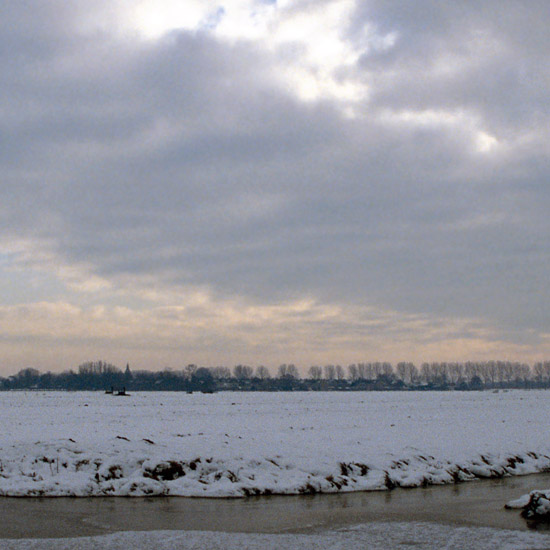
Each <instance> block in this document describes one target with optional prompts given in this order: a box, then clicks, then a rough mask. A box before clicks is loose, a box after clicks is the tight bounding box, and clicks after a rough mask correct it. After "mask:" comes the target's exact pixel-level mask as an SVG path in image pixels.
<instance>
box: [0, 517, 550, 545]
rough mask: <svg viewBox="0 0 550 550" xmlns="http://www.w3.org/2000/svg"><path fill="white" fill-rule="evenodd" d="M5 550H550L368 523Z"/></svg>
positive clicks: (493, 534)
mask: <svg viewBox="0 0 550 550" xmlns="http://www.w3.org/2000/svg"><path fill="white" fill-rule="evenodd" d="M0 547H1V548H3V549H4V550H38V549H40V550H50V549H51V550H94V549H96V548H103V549H105V550H126V549H127V548H133V549H134V550H141V549H144V550H145V549H149V548H155V549H156V550H172V549H173V548H179V549H181V550H203V549H205V548H208V549H209V550H242V549H243V548H246V549H248V550H281V549H292V550H317V549H318V548H323V549H325V550H347V549H348V548H368V549H369V550H386V549H387V548H400V549H403V550H407V549H409V550H436V549H437V550H439V549H441V548H445V549H447V550H462V549H463V548H476V549H477V550H512V549H514V550H515V549H517V548H523V549H525V550H530V549H532V550H536V549H540V548H549V547H550V536H549V535H545V534H542V533H532V532H523V531H507V530H500V529H490V528H479V527H478V528H475V527H451V526H448V525H440V524H435V523H414V522H410V523H389V522H388V523H384V522H377V523H370V524H365V525H361V526H356V527H349V528H345V529H338V530H332V531H323V532H320V533H314V534H258V533H220V532H207V531H151V532H122V533H114V534H111V535H103V536H96V537H79V538H65V539H49V540H48V539H35V540H32V539H22V540H8V539H0Z"/></svg>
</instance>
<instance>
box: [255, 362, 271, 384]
mask: <svg viewBox="0 0 550 550" xmlns="http://www.w3.org/2000/svg"><path fill="white" fill-rule="evenodd" d="M256 378H259V379H260V380H267V379H268V378H271V373H270V372H269V369H268V368H267V367H264V366H263V365H260V366H259V367H256Z"/></svg>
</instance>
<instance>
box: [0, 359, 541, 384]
mask: <svg viewBox="0 0 550 550" xmlns="http://www.w3.org/2000/svg"><path fill="white" fill-rule="evenodd" d="M508 388H550V361H544V362H538V363H535V364H533V365H528V364H526V363H521V362H511V361H483V362H471V361H468V362H465V363H456V362H455V363H453V362H432V363H422V364H421V365H420V367H417V366H416V365H415V364H414V363H412V362H400V363H397V364H396V365H395V366H394V365H392V364H391V363H388V362H374V363H353V364H351V365H347V366H346V367H343V366H341V365H333V364H328V365H323V366H317V365H314V366H311V367H309V369H308V370H307V372H306V374H305V375H302V374H301V373H300V370H299V369H298V368H297V367H296V365H294V364H282V365H280V366H279V367H278V368H277V370H276V372H275V373H272V372H271V371H270V369H269V368H267V367H265V366H263V365H260V366H257V367H251V366H248V365H235V366H234V367H232V368H229V367H225V366H217V367H202V366H198V365H194V364H190V365H187V366H186V367H184V368H182V369H179V370H171V369H164V370H160V371H148V370H136V371H132V370H131V369H130V366H129V365H126V368H125V369H124V370H123V369H120V368H119V367H117V366H115V365H113V364H111V363H107V362H106V361H88V362H86V363H82V364H81V365H79V366H78V368H77V369H76V370H72V369H71V370H69V371H65V372H62V373H52V372H46V373H41V372H40V371H39V370H37V369H34V368H25V369H22V370H20V371H19V372H18V373H17V374H15V375H12V376H8V377H7V378H0V390H22V389H36V390H105V391H109V390H113V389H114V390H117V391H120V390H122V389H127V390H133V391H152V390H161V391H188V392H192V391H203V392H213V391H331V390H339V391H346V390H482V389H508Z"/></svg>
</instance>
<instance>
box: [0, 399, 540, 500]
mask: <svg viewBox="0 0 550 550" xmlns="http://www.w3.org/2000/svg"><path fill="white" fill-rule="evenodd" d="M548 418H550V392H546V391H529V392H527V391H510V392H500V393H492V392H467V393H461V392H443V393H436V392H426V393H422V392H398V393H397V392H396V393H391V392H366V393H363V392H357V393H338V392H329V393H317V392H310V393H218V394H213V395H204V394H192V395H188V394H185V393H138V394H133V395H131V396H129V397H114V396H111V395H105V394H102V393H87V392H77V393H61V392H59V393H58V392H44V393H41V392H9V393H0V434H1V436H0V495H13V496H23V495H29V496H33V495H36V496H39V495H52V496H54V495H59V496H61V495H75V496H96V495H101V496H104V495H129V496H142V495H161V494H168V495H185V496H211V497H221V496H245V495H250V494H271V493H276V494H296V493H308V492H336V491H357V490H378V489H387V488H390V487H392V486H395V485H398V486H406V487H412V486H419V485H423V484H432V483H452V482H454V481H457V480H468V479H474V478H476V477H496V476H501V475H508V474H511V475H520V474H527V473H533V472H539V471H543V470H546V469H550V436H549V433H548Z"/></svg>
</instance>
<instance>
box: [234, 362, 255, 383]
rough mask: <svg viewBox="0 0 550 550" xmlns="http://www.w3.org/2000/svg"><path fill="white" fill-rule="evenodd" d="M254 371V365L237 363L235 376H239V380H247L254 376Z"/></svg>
mask: <svg viewBox="0 0 550 550" xmlns="http://www.w3.org/2000/svg"><path fill="white" fill-rule="evenodd" d="M253 372H254V369H253V368H252V367H248V366H247V365H236V366H234V367H233V376H234V377H235V378H237V380H247V379H249V378H252V373H253Z"/></svg>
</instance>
